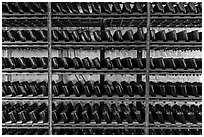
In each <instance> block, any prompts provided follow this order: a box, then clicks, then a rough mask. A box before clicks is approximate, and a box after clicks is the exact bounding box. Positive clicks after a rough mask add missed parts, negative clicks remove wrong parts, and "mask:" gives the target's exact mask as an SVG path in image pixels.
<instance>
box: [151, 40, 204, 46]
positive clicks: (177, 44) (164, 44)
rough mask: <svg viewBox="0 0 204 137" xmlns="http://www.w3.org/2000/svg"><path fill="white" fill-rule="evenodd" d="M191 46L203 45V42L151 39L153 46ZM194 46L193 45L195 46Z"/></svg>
mask: <svg viewBox="0 0 204 137" xmlns="http://www.w3.org/2000/svg"><path fill="white" fill-rule="evenodd" d="M157 45H158V46H160V45H162V46H166V47H167V46H172V45H173V46H175V45H176V46H178V47H179V46H190V45H193V46H194V45H200V46H202V42H197V41H189V42H185V41H178V42H174V41H167V42H164V41H151V46H157ZM193 46H192V47H193Z"/></svg>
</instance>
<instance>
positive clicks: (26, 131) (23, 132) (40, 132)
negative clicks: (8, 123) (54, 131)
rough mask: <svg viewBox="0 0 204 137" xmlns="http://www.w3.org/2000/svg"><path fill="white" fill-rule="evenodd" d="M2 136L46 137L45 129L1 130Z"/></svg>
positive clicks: (46, 131)
mask: <svg viewBox="0 0 204 137" xmlns="http://www.w3.org/2000/svg"><path fill="white" fill-rule="evenodd" d="M2 135H48V130H47V129H6V128H3V129H2Z"/></svg>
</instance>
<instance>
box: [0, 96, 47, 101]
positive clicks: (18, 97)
mask: <svg viewBox="0 0 204 137" xmlns="http://www.w3.org/2000/svg"><path fill="white" fill-rule="evenodd" d="M45 99H48V97H42V96H35V97H32V96H25V97H22V96H15V97H11V96H5V97H2V100H4V101H7V100H9V101H10V100H14V101H17V100H38V101H41V100H45Z"/></svg>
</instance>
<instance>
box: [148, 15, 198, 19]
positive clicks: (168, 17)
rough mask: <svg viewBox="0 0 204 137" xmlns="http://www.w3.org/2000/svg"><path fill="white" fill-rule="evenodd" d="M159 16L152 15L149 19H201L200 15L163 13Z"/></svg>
mask: <svg viewBox="0 0 204 137" xmlns="http://www.w3.org/2000/svg"><path fill="white" fill-rule="evenodd" d="M160 15H161V16H159V15H155V16H152V17H151V19H152V20H154V19H159V20H161V19H171V20H173V19H175V20H183V19H185V20H186V19H195V20H198V19H201V20H202V15H201V16H200V15H199V16H196V15H195V16H175V15H174V16H171V15H165V14H160Z"/></svg>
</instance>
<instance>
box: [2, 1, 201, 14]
mask: <svg viewBox="0 0 204 137" xmlns="http://www.w3.org/2000/svg"><path fill="white" fill-rule="evenodd" d="M111 7H112V8H111ZM2 9H3V13H9V14H16V13H20V14H26V13H31V14H34V13H42V14H45V13H46V12H47V5H46V3H42V2H39V3H37V2H7V3H3V4H2ZM80 9H81V10H82V11H80ZM150 9H151V10H150V11H151V12H152V13H162V14H165V13H173V14H176V13H182V14H198V13H202V4H201V3H194V2H189V3H183V2H180V3H175V2H174V3H173V2H168V3H161V2H157V3H155V4H152V5H151V8H150ZM144 12H147V5H146V3H141V2H135V3H130V2H125V3H118V2H115V3H102V2H100V3H85V2H83V3H76V2H72V3H62V2H59V3H52V13H54V14H57V13H62V14H101V13H102V14H133V13H144Z"/></svg>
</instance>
